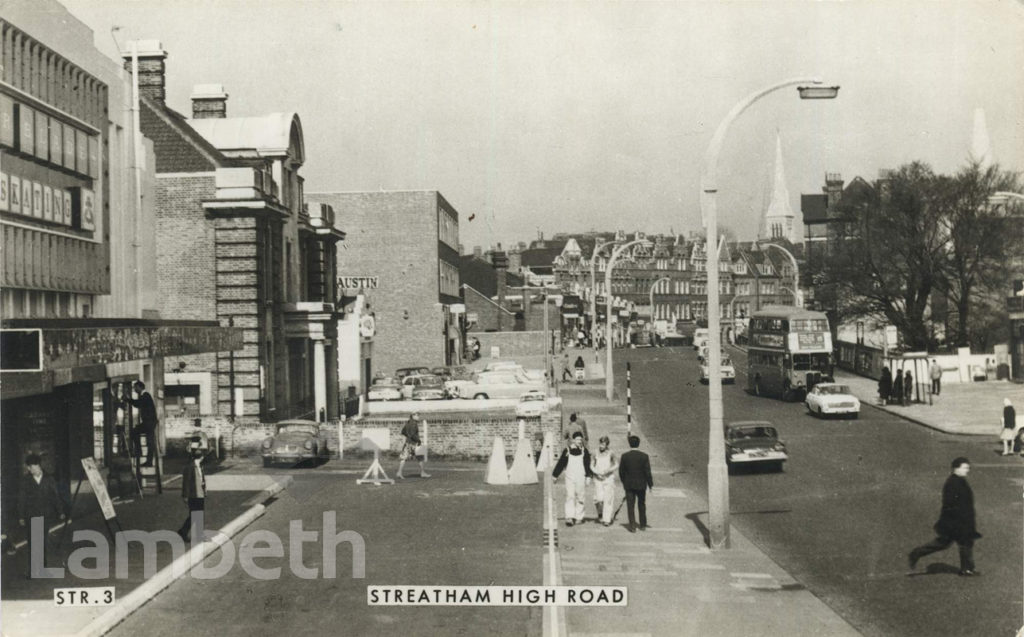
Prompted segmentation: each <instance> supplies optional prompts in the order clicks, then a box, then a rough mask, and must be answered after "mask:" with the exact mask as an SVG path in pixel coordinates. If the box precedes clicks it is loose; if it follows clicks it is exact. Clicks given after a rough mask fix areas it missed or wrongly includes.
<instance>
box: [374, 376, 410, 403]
mask: <svg viewBox="0 0 1024 637" xmlns="http://www.w3.org/2000/svg"><path fill="white" fill-rule="evenodd" d="M366 399H367V400H402V385H401V384H400V383H399V382H398V381H397V380H395V379H394V378H378V379H376V380H374V381H373V385H371V386H370V390H369V391H368V392H366Z"/></svg>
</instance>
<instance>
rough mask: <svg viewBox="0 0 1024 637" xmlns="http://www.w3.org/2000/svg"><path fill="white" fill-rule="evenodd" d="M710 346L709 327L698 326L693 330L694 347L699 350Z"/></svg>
mask: <svg viewBox="0 0 1024 637" xmlns="http://www.w3.org/2000/svg"><path fill="white" fill-rule="evenodd" d="M707 346H708V328H706V327H698V328H697V329H696V330H695V331H694V332H693V349H695V350H697V351H698V352H699V351H700V350H701V349H702V348H705V347H707Z"/></svg>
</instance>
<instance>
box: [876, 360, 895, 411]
mask: <svg viewBox="0 0 1024 637" xmlns="http://www.w3.org/2000/svg"><path fill="white" fill-rule="evenodd" d="M891 393H892V372H890V371H889V368H888V367H883V368H882V376H881V378H879V379H878V398H879V399H880V400H881V401H882V404H883V405H884V404H886V403H888V402H889V395H890V394H891Z"/></svg>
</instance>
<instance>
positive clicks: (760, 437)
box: [725, 420, 789, 471]
mask: <svg viewBox="0 0 1024 637" xmlns="http://www.w3.org/2000/svg"><path fill="white" fill-rule="evenodd" d="M788 459H789V456H788V455H787V454H786V445H785V443H783V442H782V441H781V440H779V432H778V431H777V430H776V429H775V427H773V426H772V424H771V423H770V422H766V421H762V420H753V421H743V422H734V423H732V424H730V425H727V426H726V427H725V463H726V464H727V465H729V467H736V466H752V465H756V466H767V467H771V468H773V469H775V470H776V471H782V463H784V462H785V461H786V460H788Z"/></svg>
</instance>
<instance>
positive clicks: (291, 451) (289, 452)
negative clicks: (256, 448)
mask: <svg viewBox="0 0 1024 637" xmlns="http://www.w3.org/2000/svg"><path fill="white" fill-rule="evenodd" d="M260 453H261V455H262V456H263V466H264V467H269V466H271V465H272V464H275V463H279V462H280V463H288V464H292V465H296V464H299V463H302V462H308V463H310V464H314V465H316V464H319V463H320V462H327V460H329V459H330V457H331V452H330V450H329V449H328V448H327V430H326V428H325V427H324V426H322V425H321V424H320V423H318V422H315V421H313V420H283V421H281V422H279V423H277V433H275V434H274V435H273V436H270V437H269V438H266V439H265V440H264V441H263V444H262V445H261V447H260Z"/></svg>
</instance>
